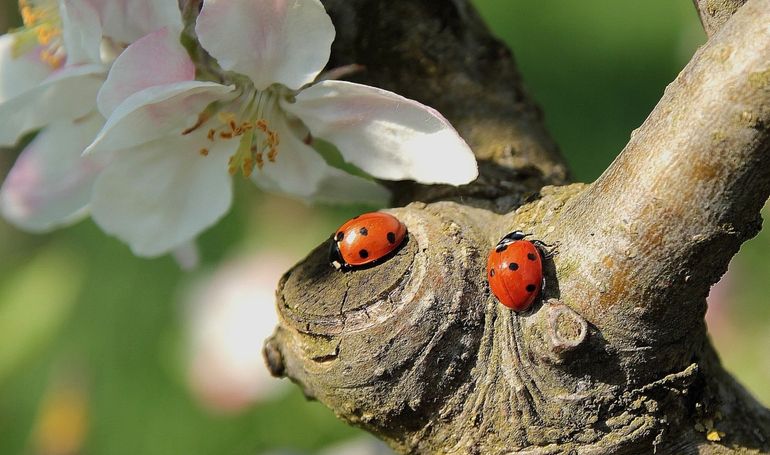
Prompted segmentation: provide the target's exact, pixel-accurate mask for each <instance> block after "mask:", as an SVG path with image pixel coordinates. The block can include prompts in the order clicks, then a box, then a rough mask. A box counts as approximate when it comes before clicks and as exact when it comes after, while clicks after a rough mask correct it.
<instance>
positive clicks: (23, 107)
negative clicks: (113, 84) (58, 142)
mask: <svg viewBox="0 0 770 455" xmlns="http://www.w3.org/2000/svg"><path fill="white" fill-rule="evenodd" d="M102 71H103V67H102V66H101V65H83V66H76V67H72V68H65V69H62V70H59V71H57V72H55V73H54V74H53V75H52V76H51V77H49V78H48V79H46V80H45V81H43V82H42V83H41V84H39V85H37V86H36V87H34V88H32V89H31V90H28V91H26V92H24V93H22V94H20V95H18V96H16V97H14V98H11V99H9V100H7V101H5V102H3V103H0V119H3V121H2V122H0V145H13V144H15V143H16V141H18V139H19V138H20V137H21V136H23V135H24V134H25V133H28V132H30V131H32V130H35V129H38V128H41V127H43V126H45V125H47V124H49V123H52V122H54V121H57V120H62V119H64V120H68V119H76V118H79V117H82V116H84V115H86V114H88V113H90V112H91V111H93V110H94V108H95V107H96V103H95V100H96V93H97V92H98V91H99V87H100V86H101V85H102Z"/></svg>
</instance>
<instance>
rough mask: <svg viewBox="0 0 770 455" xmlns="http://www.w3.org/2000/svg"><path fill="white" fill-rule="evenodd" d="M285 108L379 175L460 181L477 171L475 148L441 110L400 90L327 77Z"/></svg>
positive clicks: (451, 182) (463, 181)
mask: <svg viewBox="0 0 770 455" xmlns="http://www.w3.org/2000/svg"><path fill="white" fill-rule="evenodd" d="M282 106H283V108H284V109H286V110H287V111H289V112H291V113H293V114H294V115H296V116H297V117H299V118H300V119H301V120H302V121H303V122H304V123H305V125H307V127H308V128H309V129H310V131H311V132H312V133H313V135H314V136H316V137H320V138H323V139H326V140H327V141H329V142H331V143H332V144H334V145H335V146H337V148H339V150H340V153H342V155H343V156H344V157H345V159H346V160H348V161H349V162H351V163H353V164H355V165H356V166H358V167H360V168H361V169H363V170H364V171H366V172H367V173H369V174H371V175H373V176H375V177H378V178H381V179H387V180H402V179H411V180H416V181H418V182H421V183H450V184H453V185H460V184H463V183H468V182H470V181H472V180H473V179H475V178H476V176H477V175H478V169H477V167H476V159H475V158H474V156H473V152H471V149H470V148H469V147H468V144H466V143H465V141H464V140H463V139H462V138H461V137H460V136H459V135H458V134H457V131H455V130H454V128H452V125H450V124H449V122H448V121H447V120H446V119H445V118H444V117H443V116H441V114H439V113H438V112H437V111H436V110H434V109H432V108H430V107H428V106H425V105H423V104H420V103H418V102H417V101H414V100H410V99H408V98H404V97H402V96H400V95H396V94H395V93H392V92H388V91H386V90H381V89H378V88H374V87H369V86H366V85H360V84H353V83H350V82H343V81H323V82H320V83H318V84H316V85H313V86H311V87H309V88H307V89H305V90H302V91H301V92H300V93H299V94H298V95H297V97H296V102H295V103H293V104H292V103H287V102H284V103H283V104H282Z"/></svg>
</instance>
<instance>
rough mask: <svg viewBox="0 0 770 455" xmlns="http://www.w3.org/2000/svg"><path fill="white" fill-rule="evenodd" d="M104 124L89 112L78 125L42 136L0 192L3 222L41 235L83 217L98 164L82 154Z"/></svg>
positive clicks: (56, 127) (53, 128)
mask: <svg viewBox="0 0 770 455" xmlns="http://www.w3.org/2000/svg"><path fill="white" fill-rule="evenodd" d="M103 123H104V118H102V116H101V115H99V114H98V113H97V112H93V113H92V114H91V115H89V116H88V117H87V118H86V119H83V120H81V121H76V122H69V121H60V122H55V123H52V124H51V125H50V126H48V127H47V128H45V129H44V130H43V131H41V132H40V134H38V135H37V137H36V138H35V140H34V141H32V142H31V143H30V144H29V145H28V146H27V148H25V149H24V151H22V152H21V155H19V158H18V159H17V160H16V164H15V165H14V166H13V168H12V169H11V172H10V173H9V174H8V177H7V178H6V180H5V182H4V183H3V186H2V188H1V189H0V211H2V213H3V216H4V217H5V218H6V219H8V220H9V221H10V222H12V223H13V224H15V225H17V226H19V227H21V228H23V229H27V230H30V231H45V230H49V229H52V228H54V227H57V226H59V225H63V224H67V223H69V222H71V221H75V220H76V219H78V218H79V217H80V216H81V215H84V214H85V209H86V208H87V206H88V203H89V201H90V199H91V187H92V186H93V182H94V179H95V178H96V175H97V174H98V172H99V171H100V170H101V168H102V163H100V162H97V161H96V159H95V158H93V157H90V158H83V157H81V154H82V153H83V149H84V148H85V147H86V146H87V145H88V144H90V143H91V140H92V139H93V138H94V136H95V135H96V133H97V132H98V131H99V128H101V126H102V124H103Z"/></svg>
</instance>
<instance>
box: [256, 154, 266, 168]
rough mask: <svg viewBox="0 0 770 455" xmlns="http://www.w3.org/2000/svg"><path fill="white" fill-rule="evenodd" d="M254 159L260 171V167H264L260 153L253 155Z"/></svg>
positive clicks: (263, 160)
mask: <svg viewBox="0 0 770 455" xmlns="http://www.w3.org/2000/svg"><path fill="white" fill-rule="evenodd" d="M254 157H255V158H256V159H257V167H258V168H259V169H260V170H262V166H264V165H265V159H264V158H263V157H262V152H257V153H255V154H254Z"/></svg>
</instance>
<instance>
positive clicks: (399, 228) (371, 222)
mask: <svg viewBox="0 0 770 455" xmlns="http://www.w3.org/2000/svg"><path fill="white" fill-rule="evenodd" d="M405 238H406V226H404V223H402V222H401V221H399V219H398V218H396V217H395V216H393V215H390V214H388V213H383V212H371V213H364V214H363V215H359V216H357V217H355V218H353V219H351V220H349V221H348V222H346V223H345V224H343V225H342V226H340V228H339V229H337V231H336V232H335V233H334V234H333V235H332V244H331V251H330V252H329V261H330V262H331V264H332V266H334V268H336V269H338V270H339V269H342V270H350V269H352V268H354V267H360V266H364V265H369V264H373V263H375V262H377V261H380V260H382V259H385V258H387V257H388V256H389V255H390V254H391V253H393V252H394V251H396V250H397V249H398V247H399V246H401V244H402V243H404V239H405Z"/></svg>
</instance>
